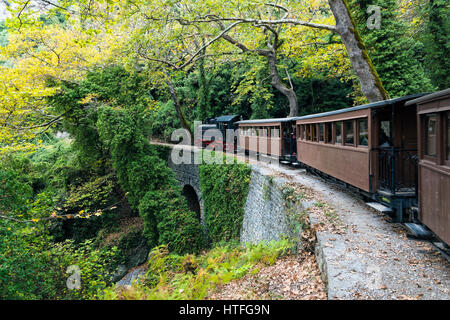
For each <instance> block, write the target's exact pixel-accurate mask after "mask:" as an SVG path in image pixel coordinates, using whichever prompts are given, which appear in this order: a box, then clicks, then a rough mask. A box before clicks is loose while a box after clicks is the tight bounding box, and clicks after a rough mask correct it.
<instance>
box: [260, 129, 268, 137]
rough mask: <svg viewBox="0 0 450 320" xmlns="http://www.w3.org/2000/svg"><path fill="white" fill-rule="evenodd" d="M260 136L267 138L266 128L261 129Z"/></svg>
mask: <svg viewBox="0 0 450 320" xmlns="http://www.w3.org/2000/svg"><path fill="white" fill-rule="evenodd" d="M261 136H263V137H267V128H266V127H264V128H262V129H261Z"/></svg>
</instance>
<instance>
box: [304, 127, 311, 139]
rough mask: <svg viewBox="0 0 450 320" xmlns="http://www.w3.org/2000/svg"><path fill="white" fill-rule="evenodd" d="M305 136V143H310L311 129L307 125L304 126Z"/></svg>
mask: <svg viewBox="0 0 450 320" xmlns="http://www.w3.org/2000/svg"><path fill="white" fill-rule="evenodd" d="M304 127H305V135H306V140H307V141H311V128H310V125H309V124H305V125H304Z"/></svg>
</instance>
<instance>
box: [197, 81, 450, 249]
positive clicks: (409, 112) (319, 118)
mask: <svg viewBox="0 0 450 320" xmlns="http://www.w3.org/2000/svg"><path fill="white" fill-rule="evenodd" d="M217 120H218V121H217ZM204 126H205V127H203V129H204V130H208V129H211V128H216V129H219V130H221V132H222V133H223V134H224V135H223V136H225V134H226V132H225V129H226V128H228V129H234V130H236V133H235V136H234V139H230V141H231V143H228V144H226V143H225V142H224V141H223V140H220V141H209V140H204V141H202V142H201V144H202V146H203V147H206V146H208V145H211V144H213V146H214V147H216V148H219V149H222V150H224V151H226V152H237V150H240V151H241V152H245V153H248V154H254V155H256V156H257V157H258V156H262V155H264V156H268V157H271V158H274V159H277V160H278V161H280V162H281V163H282V164H285V165H291V166H294V167H303V168H306V169H307V170H309V171H311V172H314V173H316V174H319V175H321V176H322V177H324V178H327V179H331V180H333V181H335V182H338V183H341V184H342V185H344V186H345V187H347V188H349V189H352V190H354V191H356V192H357V193H358V194H360V195H362V196H363V197H364V199H365V200H367V201H366V203H367V205H369V206H370V207H372V208H374V209H375V210H377V211H380V212H383V213H386V214H388V215H389V216H391V218H392V221H393V222H397V223H403V224H404V225H405V226H406V227H407V228H408V229H409V230H410V231H411V234H413V235H415V236H416V237H418V238H421V239H430V238H434V239H437V240H438V241H441V242H442V243H443V244H444V246H445V247H446V248H447V249H448V244H449V243H450V88H449V89H446V90H442V91H438V92H434V93H420V94H414V95H408V96H404V97H399V98H395V99H390V100H383V101H378V102H374V103H369V104H365V105H360V106H355V107H349V108H344V109H340V110H335V111H329V112H323V113H317V114H310V115H305V116H299V117H289V118H275V119H256V120H242V119H241V117H240V116H239V115H232V116H222V117H218V118H216V119H215V120H214V119H212V121H211V122H210V123H208V124H205V125H204ZM216 150H217V149H216Z"/></svg>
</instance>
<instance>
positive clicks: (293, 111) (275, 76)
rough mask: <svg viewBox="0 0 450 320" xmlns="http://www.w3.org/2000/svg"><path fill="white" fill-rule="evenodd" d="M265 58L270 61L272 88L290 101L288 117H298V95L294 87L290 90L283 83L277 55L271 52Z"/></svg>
mask: <svg viewBox="0 0 450 320" xmlns="http://www.w3.org/2000/svg"><path fill="white" fill-rule="evenodd" d="M265 56H266V57H267V59H268V60H269V68H270V75H271V77H272V82H271V83H272V86H273V87H274V88H275V89H277V90H278V91H280V92H281V93H282V94H283V95H285V96H286V97H287V98H288V101H289V115H288V117H296V116H298V100H297V94H296V93H295V91H294V89H293V88H292V87H291V88H288V87H286V86H285V85H284V84H283V83H282V82H281V79H280V75H279V73H278V69H277V57H276V53H275V52H271V53H269V54H267V55H265Z"/></svg>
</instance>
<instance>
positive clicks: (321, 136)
mask: <svg viewBox="0 0 450 320" xmlns="http://www.w3.org/2000/svg"><path fill="white" fill-rule="evenodd" d="M324 134H325V127H324V124H323V123H321V124H319V141H324Z"/></svg>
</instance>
